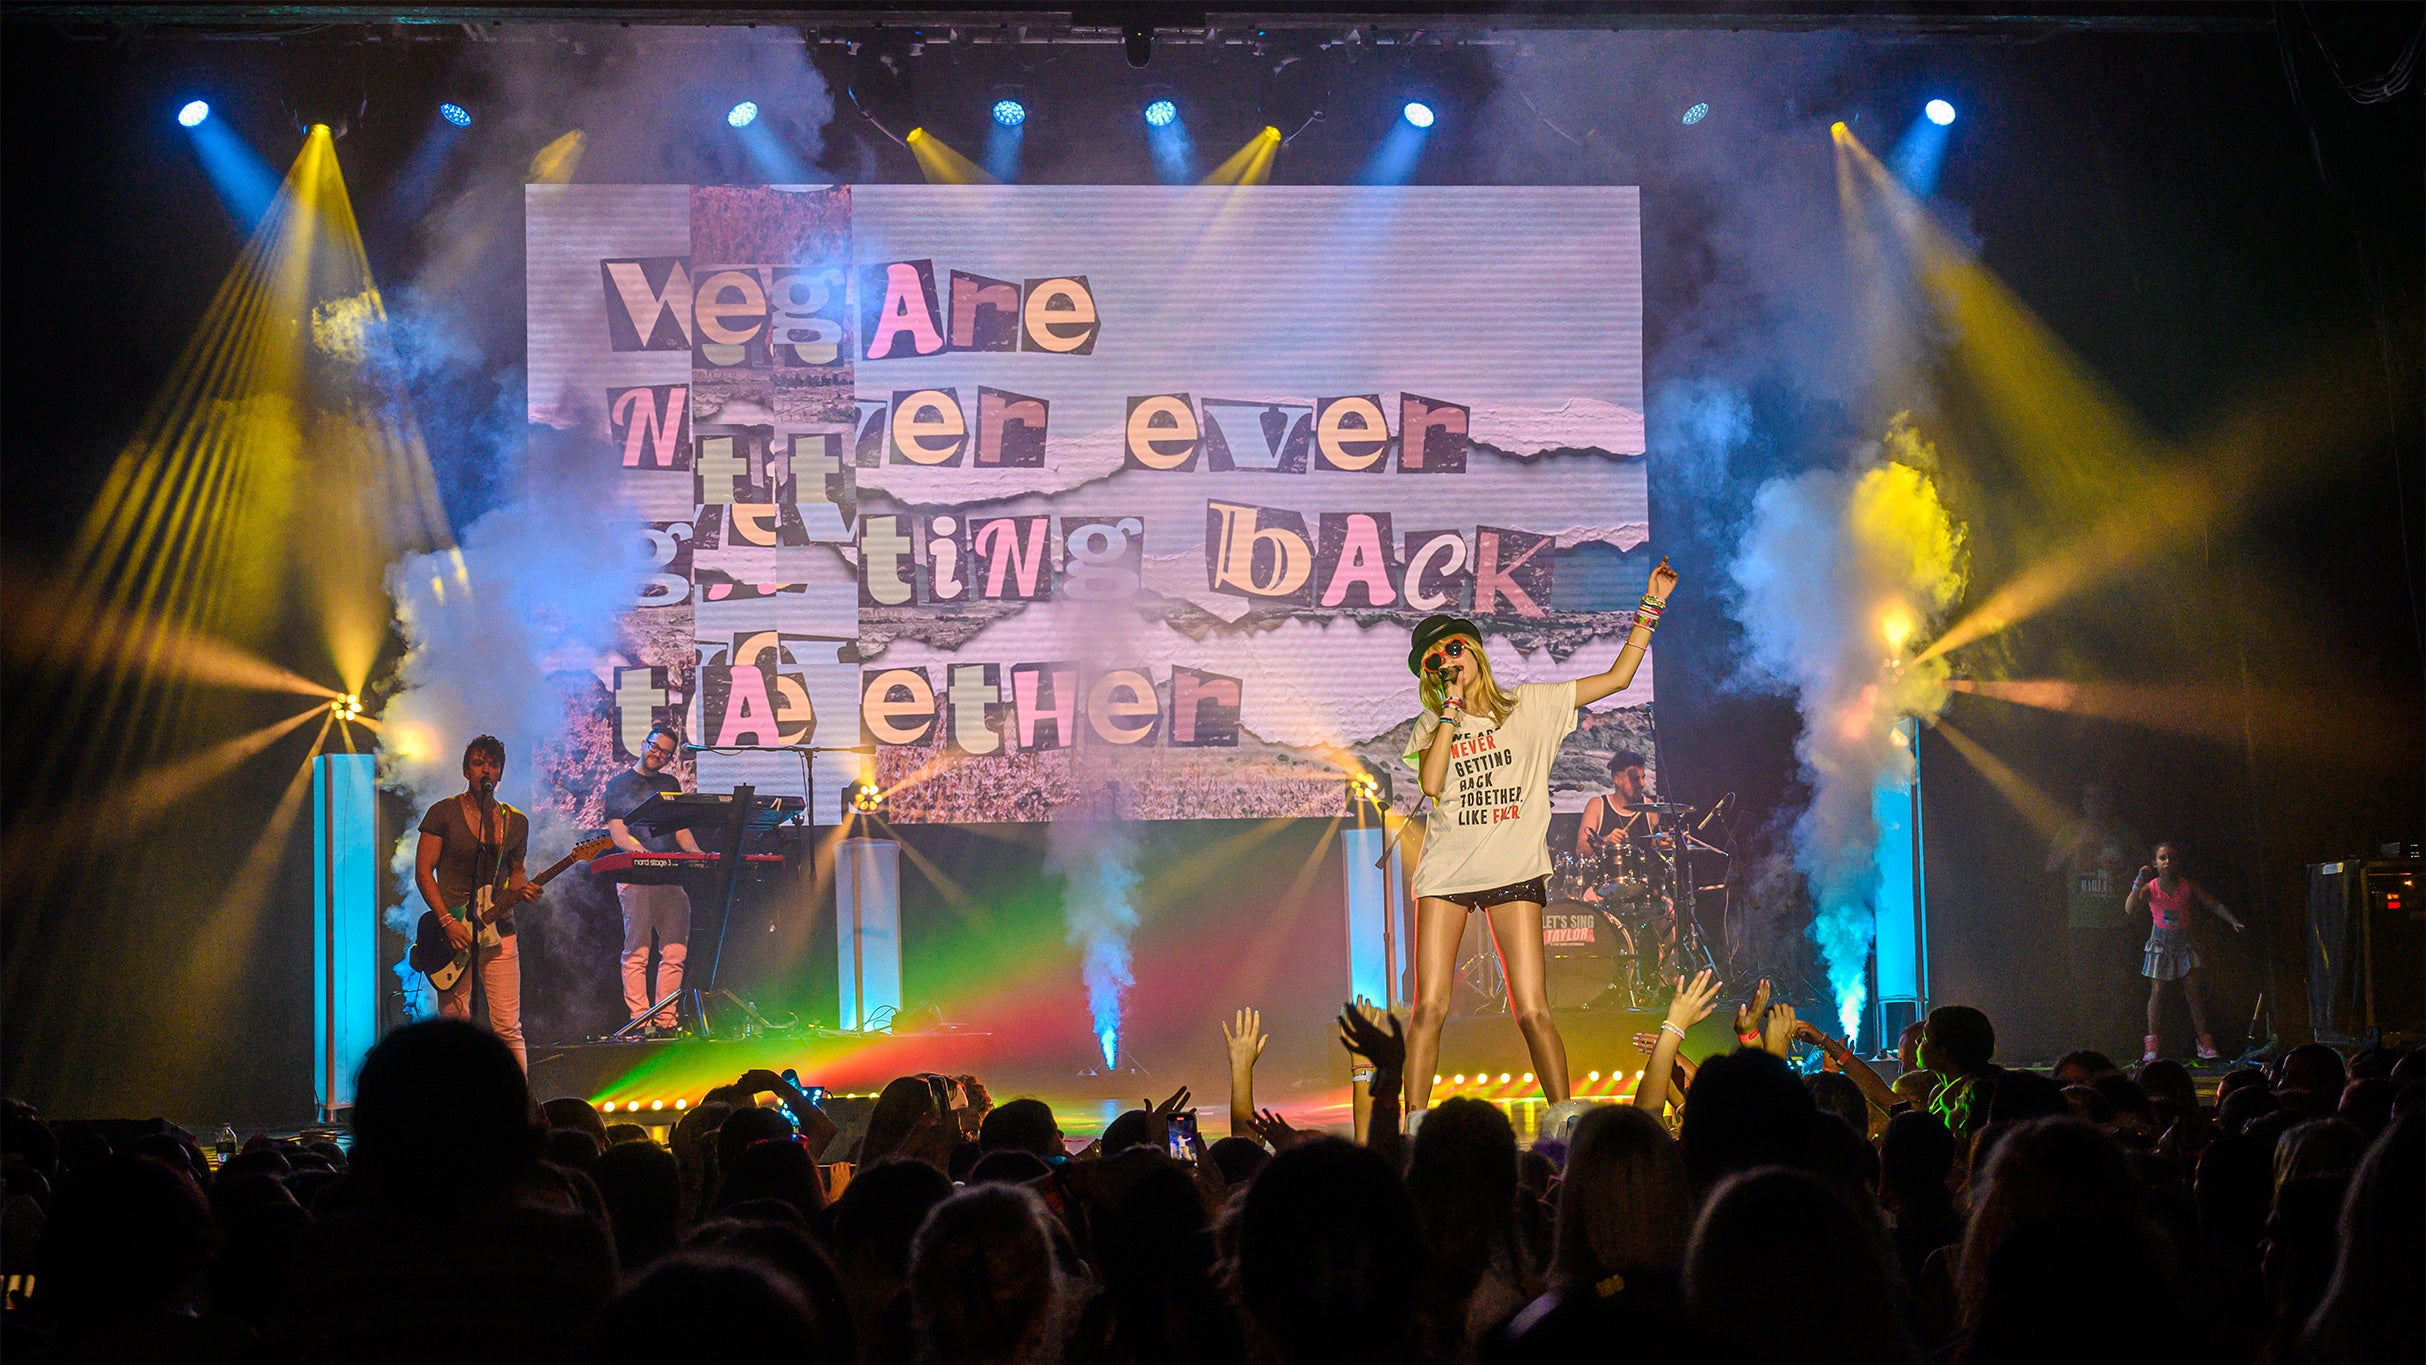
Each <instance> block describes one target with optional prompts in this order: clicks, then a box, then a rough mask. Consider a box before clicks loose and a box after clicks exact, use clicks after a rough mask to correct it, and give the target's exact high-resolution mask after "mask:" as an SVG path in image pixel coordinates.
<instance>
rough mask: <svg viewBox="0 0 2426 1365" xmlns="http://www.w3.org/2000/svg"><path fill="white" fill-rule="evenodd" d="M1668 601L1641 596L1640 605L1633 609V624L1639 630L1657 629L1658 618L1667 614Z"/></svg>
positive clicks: (1647, 595)
mask: <svg viewBox="0 0 2426 1365" xmlns="http://www.w3.org/2000/svg"><path fill="white" fill-rule="evenodd" d="M1667 610H1668V599H1666V598H1664V597H1654V596H1652V595H1651V594H1649V593H1644V594H1643V600H1642V604H1641V605H1639V606H1637V607H1636V608H1635V609H1634V624H1635V626H1636V628H1638V629H1641V630H1657V629H1659V618H1660V617H1661V616H1663V615H1665V614H1666V613H1667Z"/></svg>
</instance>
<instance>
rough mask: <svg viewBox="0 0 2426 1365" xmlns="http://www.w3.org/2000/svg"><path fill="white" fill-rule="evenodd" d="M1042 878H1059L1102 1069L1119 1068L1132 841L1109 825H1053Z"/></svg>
mask: <svg viewBox="0 0 2426 1365" xmlns="http://www.w3.org/2000/svg"><path fill="white" fill-rule="evenodd" d="M1045 873H1046V875H1048V876H1058V877H1060V878H1061V879H1062V893H1061V914H1062V923H1063V926H1064V932H1065V933H1066V935H1067V937H1068V940H1069V944H1070V946H1071V947H1072V948H1074V949H1076V950H1077V951H1078V953H1079V957H1080V972H1081V975H1082V976H1083V977H1084V978H1085V980H1086V983H1087V1010H1088V1013H1089V1015H1090V1016H1091V1017H1092V1019H1093V1024H1094V1028H1093V1032H1094V1037H1095V1042H1096V1045H1097V1046H1098V1047H1100V1048H1101V1049H1102V1051H1103V1064H1104V1069H1105V1070H1107V1071H1110V1070H1114V1069H1116V1068H1118V1066H1119V1065H1120V1018H1121V1006H1122V1003H1123V999H1124V997H1125V996H1126V995H1127V993H1128V989H1129V987H1131V986H1133V985H1135V984H1136V976H1135V974H1134V973H1133V972H1132V971H1131V969H1130V959H1129V935H1130V934H1132V933H1133V932H1135V931H1136V929H1137V906H1136V905H1135V904H1134V902H1133V900H1132V893H1133V892H1135V891H1136V889H1137V880H1138V878H1137V839H1136V835H1135V834H1134V833H1133V832H1132V830H1131V827H1130V825H1129V824H1127V823H1126V822H1123V821H1113V820H1091V819H1080V820H1056V821H1054V822H1053V825H1052V829H1051V831H1050V832H1049V833H1048V835H1047V836H1046V850H1045Z"/></svg>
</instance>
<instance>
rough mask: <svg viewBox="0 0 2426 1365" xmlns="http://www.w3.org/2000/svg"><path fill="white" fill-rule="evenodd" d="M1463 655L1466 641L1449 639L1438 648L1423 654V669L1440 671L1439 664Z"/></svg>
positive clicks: (1433, 671)
mask: <svg viewBox="0 0 2426 1365" xmlns="http://www.w3.org/2000/svg"><path fill="white" fill-rule="evenodd" d="M1465 656H1466V642H1465V641H1463V640H1451V641H1450V642H1449V643H1447V644H1445V645H1442V646H1441V647H1440V648H1438V649H1436V650H1434V651H1432V652H1431V653H1429V654H1426V655H1425V656H1424V670H1425V671H1426V672H1429V673H1438V672H1440V671H1441V666H1442V665H1443V664H1445V663H1447V662H1448V661H1449V660H1451V659H1462V658H1464V657H1465Z"/></svg>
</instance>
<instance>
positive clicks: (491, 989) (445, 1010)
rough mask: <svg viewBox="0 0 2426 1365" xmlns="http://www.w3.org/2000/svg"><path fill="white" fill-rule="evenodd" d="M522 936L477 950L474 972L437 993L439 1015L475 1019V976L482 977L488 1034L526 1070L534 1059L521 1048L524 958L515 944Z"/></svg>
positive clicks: (482, 992)
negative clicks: (507, 1048) (487, 1010)
mask: <svg viewBox="0 0 2426 1365" xmlns="http://www.w3.org/2000/svg"><path fill="white" fill-rule="evenodd" d="M521 940H522V935H520V934H507V935H506V936H505V937H503V938H501V939H499V940H498V941H497V946H496V947H494V948H475V949H473V950H472V951H473V954H474V956H475V957H476V959H477V960H476V961H475V962H474V963H473V969H472V971H468V972H465V973H464V974H463V975H462V976H461V977H459V978H457V979H456V981H455V988H454V989H453V990H449V991H440V992H439V993H438V1012H439V1013H440V1014H441V1015H444V1016H445V1017H447V1018H449V1019H469V1018H471V1017H472V976H473V973H474V972H477V973H478V974H479V976H480V991H481V994H483V995H485V996H487V997H488V1002H489V1031H490V1032H492V1033H495V1034H496V1035H497V1037H498V1039H499V1040H500V1041H502V1042H503V1043H504V1044H505V1045H506V1046H507V1047H509V1048H512V1049H513V1050H514V1061H515V1062H516V1063H517V1064H519V1065H520V1066H521V1067H522V1069H523V1070H524V1071H528V1070H530V1069H531V1058H530V1054H529V1052H527V1051H526V1050H525V1049H524V1048H523V1045H522V958H521V957H520V956H519V952H520V950H519V949H517V948H516V947H515V946H514V945H515V944H517V943H519V942H521Z"/></svg>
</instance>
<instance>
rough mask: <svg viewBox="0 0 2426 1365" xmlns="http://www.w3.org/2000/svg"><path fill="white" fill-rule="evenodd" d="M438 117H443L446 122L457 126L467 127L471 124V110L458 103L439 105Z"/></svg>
mask: <svg viewBox="0 0 2426 1365" xmlns="http://www.w3.org/2000/svg"><path fill="white" fill-rule="evenodd" d="M438 117H440V118H442V119H445V120H446V121H447V122H449V123H452V124H454V125H455V126H456V127H458V128H469V127H471V126H472V111H471V110H469V109H466V108H464V107H463V106H462V105H460V104H441V105H439V106H438Z"/></svg>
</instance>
